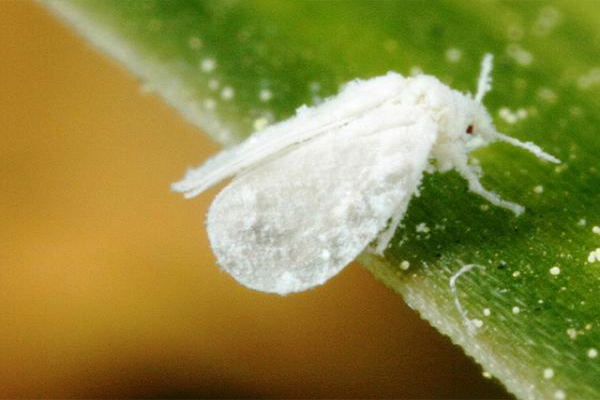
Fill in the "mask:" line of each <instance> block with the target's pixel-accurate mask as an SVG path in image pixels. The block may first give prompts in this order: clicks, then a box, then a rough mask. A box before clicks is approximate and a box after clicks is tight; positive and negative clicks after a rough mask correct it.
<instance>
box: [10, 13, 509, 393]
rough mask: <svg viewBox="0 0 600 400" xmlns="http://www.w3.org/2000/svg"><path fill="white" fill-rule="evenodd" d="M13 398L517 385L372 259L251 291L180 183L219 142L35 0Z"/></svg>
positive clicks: (20, 68) (16, 219)
mask: <svg viewBox="0 0 600 400" xmlns="http://www.w3.org/2000/svg"><path fill="white" fill-rule="evenodd" d="M0 49H2V52H1V58H0V74H1V75H0V121H1V128H0V129H1V130H2V146H1V147H0V162H1V163H2V167H1V169H0V189H1V193H2V198H1V199H0V217H1V218H2V219H1V225H0V243H1V248H0V250H1V251H0V262H1V264H0V266H1V269H0V328H1V330H0V397H10V398H15V397H55V398H56V397H61V398H67V397H86V398H89V397H97V398H98V397H101V398H106V397H113V398H114V397H145V398H148V397H329V398H335V397H345V398H347V397H395V398H484V397H485V398H499V397H507V396H508V395H507V394H506V393H505V392H504V391H503V390H502V389H501V388H500V387H499V386H498V385H497V384H496V383H495V382H493V381H490V380H486V379H485V378H483V377H482V376H481V369H480V368H479V367H478V366H477V365H475V364H474V363H473V362H472V361H470V360H469V359H467V358H466V357H465V356H464V355H463V354H462V351H461V350H460V349H459V348H457V347H454V346H452V345H451V344H450V342H449V340H448V339H447V338H445V337H442V336H441V335H440V334H438V333H437V332H436V331H434V330H433V329H432V328H431V327H429V325H427V323H425V322H423V321H421V320H420V319H419V317H418V316H417V314H416V313H414V312H413V311H411V310H410V309H408V308H407V306H406V305H405V304H404V302H403V301H402V299H401V298H400V297H399V296H397V295H395V294H393V293H392V292H391V291H390V290H389V289H387V288H386V287H384V286H383V285H382V284H380V283H379V282H376V281H375V280H374V278H373V277H372V276H371V275H370V274H369V273H368V272H366V271H365V270H363V269H362V268H360V267H359V266H358V265H352V266H350V267H349V268H347V269H346V270H344V272H343V273H342V274H340V275H339V276H338V277H336V278H334V279H332V280H331V281H330V282H328V283H327V284H326V285H324V286H322V287H320V288H317V289H316V290H311V291H309V292H305V293H301V294H297V295H292V296H289V297H279V296H275V295H267V294H263V293H259V292H255V291H251V290H248V289H245V288H243V287H242V286H240V285H239V284H238V283H236V282H235V281H234V280H233V279H232V278H230V277H229V276H228V275H226V274H224V273H222V272H220V271H219V269H218V267H217V266H216V265H215V263H214V258H213V255H212V253H211V251H210V248H209V245H208V242H207V237H206V233H205V231H204V214H205V212H206V209H207V206H208V204H209V202H210V201H211V198H212V197H213V196H214V194H215V193H216V192H217V190H218V189H217V190H211V191H210V192H209V193H206V194H204V195H202V196H200V197H199V198H197V199H194V200H193V201H184V200H183V199H182V198H181V196H179V195H177V194H174V193H171V192H170V191H169V184H170V183H171V182H173V181H174V180H176V179H178V178H179V177H180V176H181V175H182V173H183V172H184V171H185V169H186V168H187V167H188V166H191V165H195V164H198V163H199V162H200V161H201V160H203V159H205V158H206V157H208V156H209V155H210V154H214V153H215V152H216V151H218V149H219V147H218V146H217V145H216V144H214V143H212V142H210V141H209V140H208V139H207V138H206V137H204V136H203V135H202V134H201V133H200V132H198V131H197V130H196V129H194V128H193V127H191V126H190V125H188V124H187V123H185V122H184V121H183V119H182V118H181V117H179V116H178V115H177V113H176V112H175V111H174V110H172V109H170V108H168V107H167V106H166V105H164V104H163V103H162V102H161V101H160V99H158V98H157V97H155V96H151V95H144V94H142V92H141V90H140V87H139V84H138V82H136V81H135V79H134V78H132V76H131V75H129V74H128V73H127V72H126V71H124V70H123V69H122V68H121V67H120V66H119V65H117V64H116V63H115V62H114V61H112V60H110V59H108V58H106V57H105V56H103V55H101V54H99V53H97V52H96V51H95V50H94V49H92V48H90V47H89V46H88V45H87V44H86V43H85V42H84V41H83V40H82V39H80V38H79V37H77V36H76V35H75V34H74V32H72V31H71V30H69V28H67V27H65V26H63V25H62V24H61V23H60V22H59V21H57V20H56V19H55V18H53V17H52V16H51V15H49V13H48V12H46V10H45V9H44V8H43V7H41V6H40V5H38V4H36V3H33V2H29V1H3V2H1V3H0Z"/></svg>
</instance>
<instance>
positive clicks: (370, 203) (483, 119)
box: [173, 55, 559, 294]
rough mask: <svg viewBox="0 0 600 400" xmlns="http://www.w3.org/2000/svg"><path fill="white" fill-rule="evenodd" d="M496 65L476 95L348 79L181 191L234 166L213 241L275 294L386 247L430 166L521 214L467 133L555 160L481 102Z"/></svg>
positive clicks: (221, 254) (401, 81)
mask: <svg viewBox="0 0 600 400" xmlns="http://www.w3.org/2000/svg"><path fill="white" fill-rule="evenodd" d="M491 67H492V57H491V55H486V57H485V58H484V62H483V68H482V73H481V76H480V78H479V85H478V90H477V94H476V96H471V95H469V94H463V93H461V92H458V91H456V90H453V89H451V88H450V87H448V86H446V85H444V84H443V83H441V82H440V81H439V80H438V79H436V78H435V77H432V76H427V75H418V76H415V77H410V78H405V77H403V76H402V75H399V74H397V73H394V72H389V73H388V74H386V75H384V76H380V77H376V78H372V79H368V80H355V81H352V82H350V83H348V84H346V85H345V86H344V87H343V88H342V90H341V91H340V93H339V94H338V95H337V96H334V97H332V98H330V99H328V100H326V101H325V102H323V103H322V104H320V105H319V106H316V107H306V106H302V107H300V108H299V109H298V110H297V112H296V115H295V116H294V117H292V118H290V119H288V120H286V121H283V122H280V123H278V124H275V125H272V126H271V127H268V128H266V129H264V130H263V131H260V132H257V133H255V134H254V135H252V136H251V137H250V138H248V139H247V140H246V141H245V142H244V143H242V144H240V145H239V146H237V147H234V148H232V149H228V150H224V151H222V152H221V153H219V154H218V155H216V156H215V157H213V158H212V159H210V160H208V161H207V162H206V163H205V164H204V165H202V166H201V167H199V168H197V169H192V170H189V171H188V172H187V174H186V176H185V177H184V179H183V180H182V181H180V182H178V183H175V184H174V185H173V189H174V190H176V191H180V192H183V193H184V195H185V197H186V198H190V197H193V196H196V195H198V194H199V193H201V192H203V191H204V190H206V189H207V188H209V187H210V186H212V185H214V184H216V183H218V182H220V181H222V180H223V179H226V178H228V177H230V176H234V179H233V180H232V181H231V183H230V184H229V185H228V186H227V187H225V189H223V191H222V192H221V193H219V194H218V195H217V197H216V198H215V200H214V201H213V203H212V205H211V207H210V210H209V212H208V217H207V230H208V235H209V238H210V242H211V246H212V248H213V251H214V252H215V255H216V256H217V260H218V263H219V265H220V266H221V267H222V268H223V269H224V270H225V271H227V272H228V273H229V274H231V275H232V276H233V277H234V278H236V279H237V280H238V281H239V282H240V283H242V284H243V285H245V286H247V287H250V288H252V289H256V290H261V291H265V292H273V293H279V294H287V293H291V292H298V291H302V290H306V289H309V288H312V287H314V286H316V285H320V284H322V283H324V282H325V281H326V280H328V279H329V278H331V277H332V276H334V275H335V274H337V273H338V272H339V271H340V270H341V269H342V268H344V267H345V266H346V265H347V264H348V263H350V262H351V261H352V260H354V259H355V258H356V256H358V254H360V253H361V252H362V251H363V250H364V249H365V248H366V247H368V246H369V245H370V244H371V243H372V242H374V241H375V240H377V244H376V246H374V248H373V251H375V252H376V253H379V254H382V253H383V251H384V250H385V249H386V247H387V245H388V244H389V242H390V240H391V239H392V236H393V234H394V232H395V230H396V228H397V227H398V224H399V223H400V222H401V220H402V217H403V215H404V213H405V211H406V208H407V206H408V203H409V202H410V199H411V198H412V196H413V194H415V192H416V191H417V189H418V187H419V184H420V183H421V179H422V176H423V172H424V171H425V170H426V169H427V170H429V169H432V168H433V169H435V170H437V171H442V172H443V171H448V170H450V169H455V170H457V171H458V172H459V173H460V174H461V175H462V176H463V177H464V178H465V179H466V180H467V182H468V183H469V189H470V190H471V191H473V192H475V193H477V194H479V195H481V196H483V197H484V198H486V199H487V200H488V201H490V202H491V203H493V204H495V205H497V206H500V207H504V208H507V209H509V210H511V211H513V212H514V213H515V214H517V215H519V214H520V213H522V212H523V207H522V206H520V205H518V204H514V203H510V202H508V201H505V200H503V199H501V198H500V197H499V196H498V195H497V194H495V193H493V192H491V191H488V190H486V189H485V188H483V186H482V185H481V183H480V181H479V174H478V173H477V171H476V170H475V169H473V168H472V167H470V166H469V165H468V163H467V161H468V152H469V151H470V150H471V149H472V146H467V143H468V142H469V141H470V140H471V139H472V137H473V136H474V135H477V136H478V137H479V142H480V143H483V144H488V143H491V142H493V141H496V140H502V141H505V142H508V143H511V144H513V145H516V146H519V147H522V148H524V149H526V150H529V151H530V152H532V153H533V154H535V155H536V156H537V157H539V158H542V159H545V160H548V161H551V162H559V161H558V160H557V159H556V158H554V157H553V156H551V155H549V154H546V153H544V152H543V151H542V150H541V149H540V148H539V147H537V146H536V145H534V144H533V143H522V142H520V141H518V140H516V139H514V138H512V137H509V136H506V135H504V134H501V133H499V132H497V131H496V129H495V128H494V125H493V123H492V119H491V117H490V115H489V114H488V112H487V111H486V109H485V107H484V106H483V105H482V103H481V100H482V99H483V96H484V94H485V93H486V92H487V91H488V90H489V89H490V77H489V74H490V72H491Z"/></svg>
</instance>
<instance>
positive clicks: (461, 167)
mask: <svg viewBox="0 0 600 400" xmlns="http://www.w3.org/2000/svg"><path fill="white" fill-rule="evenodd" d="M455 168H456V170H457V171H458V173H459V174H460V175H461V176H462V177H463V178H465V179H466V180H467V182H468V184H469V190H470V191H472V192H474V193H477V194H478V195H480V196H481V197H483V198H484V199H486V200H487V201H489V202H490V203H492V204H494V205H496V206H498V207H502V208H506V209H507V210H510V211H512V212H514V213H515V215H517V216H519V215H520V214H521V213H523V211H525V208H524V207H523V206H522V205H520V204H516V203H511V202H509V201H506V200H503V199H502V198H501V197H500V196H498V194H497V193H494V192H492V191H489V190H487V189H486V188H484V187H483V185H482V184H481V182H480V181H479V176H478V175H477V173H476V172H475V171H474V170H473V169H472V168H471V167H469V165H468V164H467V161H466V158H465V159H464V160H459V161H458V162H457V163H456V164H455Z"/></svg>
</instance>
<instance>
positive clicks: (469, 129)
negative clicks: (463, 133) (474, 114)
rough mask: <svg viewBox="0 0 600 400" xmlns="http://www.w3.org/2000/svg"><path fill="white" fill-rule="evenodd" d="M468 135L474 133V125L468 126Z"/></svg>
mask: <svg viewBox="0 0 600 400" xmlns="http://www.w3.org/2000/svg"><path fill="white" fill-rule="evenodd" d="M467 133H468V134H469V135H470V134H472V133H473V125H469V126H467Z"/></svg>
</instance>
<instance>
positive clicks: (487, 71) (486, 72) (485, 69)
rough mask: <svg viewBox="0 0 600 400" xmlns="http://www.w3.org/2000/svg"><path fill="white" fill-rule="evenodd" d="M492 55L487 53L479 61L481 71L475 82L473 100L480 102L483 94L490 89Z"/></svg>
mask: <svg viewBox="0 0 600 400" xmlns="http://www.w3.org/2000/svg"><path fill="white" fill-rule="evenodd" d="M493 60H494V57H493V56H492V55H491V54H490V53H487V54H486V55H485V56H483V61H482V62H481V72H480V73H479V81H478V82H477V94H476V95H475V101H478V102H479V103H481V101H482V100H483V96H485V94H486V93H487V92H489V91H490V90H492V76H491V74H492V67H493V64H492V62H493Z"/></svg>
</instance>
